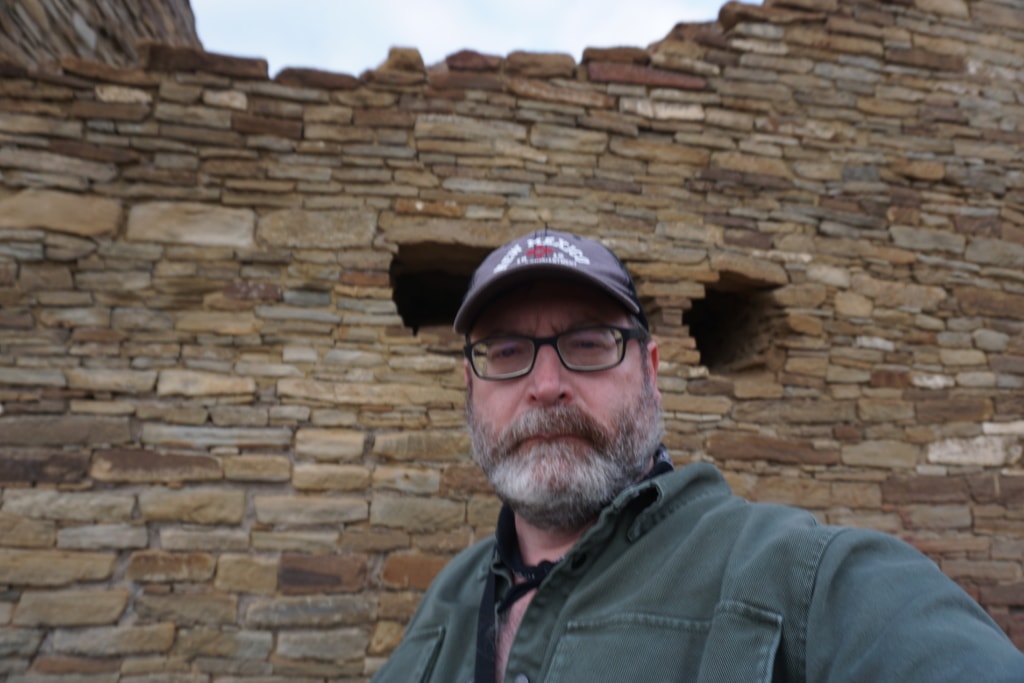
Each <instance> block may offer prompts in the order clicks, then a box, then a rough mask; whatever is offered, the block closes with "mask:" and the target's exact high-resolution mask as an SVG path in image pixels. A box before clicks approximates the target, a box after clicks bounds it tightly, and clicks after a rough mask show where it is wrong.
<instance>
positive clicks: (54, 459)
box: [0, 420, 89, 483]
mask: <svg viewBox="0 0 1024 683" xmlns="http://www.w3.org/2000/svg"><path fill="white" fill-rule="evenodd" d="M2 425H3V421H2V420H0V430H2ZM2 433H3V432H2V431H0V434H2ZM5 436H6V434H5ZM88 470H89V453H88V452H87V451H81V452H74V451H65V450H59V447H55V448H54V449H53V450H37V449H30V450H23V449H17V450H12V449H4V448H0V482H33V483H42V482H48V483H71V482H76V481H81V480H82V479H84V478H85V475H86V473H87V472H88Z"/></svg>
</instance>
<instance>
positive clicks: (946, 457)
mask: <svg viewBox="0 0 1024 683" xmlns="http://www.w3.org/2000/svg"><path fill="white" fill-rule="evenodd" d="M1020 452H1021V451H1020V446H1019V445H1016V444H1015V442H1014V439H1013V438H1012V437H1004V436H979V437H975V438H973V439H946V440H943V441H936V442H934V443H931V444H929V445H928V462H930V463H936V464H941V465H967V466H971V465H974V466H982V467H999V466H1002V465H1006V464H1008V463H1009V462H1011V459H1012V458H1013V456H1014V455H1016V456H1017V457H1020Z"/></svg>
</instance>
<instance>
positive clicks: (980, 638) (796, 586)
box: [373, 463, 1024, 683]
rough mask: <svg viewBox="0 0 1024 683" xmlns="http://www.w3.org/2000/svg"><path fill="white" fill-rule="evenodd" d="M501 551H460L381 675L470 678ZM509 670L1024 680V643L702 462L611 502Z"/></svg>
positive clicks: (945, 592) (911, 562)
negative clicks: (489, 580)
mask: <svg viewBox="0 0 1024 683" xmlns="http://www.w3.org/2000/svg"><path fill="white" fill-rule="evenodd" d="M494 558H495V552H494V539H493V538H492V539H489V540H486V541H484V542H481V543H478V544H476V545H475V546H473V547H471V548H469V549H467V550H466V551H464V552H462V553H461V554H460V555H458V556H457V557H456V558H455V559H454V560H452V562H451V563H450V564H449V565H448V566H447V567H446V568H445V569H444V570H443V571H442V573H441V574H440V575H439V576H438V577H437V579H436V580H435V581H434V583H433V584H432V585H431V587H430V589H429V590H428V592H427V594H426V595H425V596H424V598H423V601H422V603H421V604H420V607H419V609H418V610H417V612H416V614H415V615H414V617H413V619H412V621H411V622H410V624H409V626H408V628H407V630H406V635H405V638H404V640H403V641H402V643H401V644H400V645H399V647H398V648H397V649H396V650H395V652H394V653H393V654H392V656H391V658H390V659H389V660H388V662H387V663H386V664H385V665H384V667H382V668H381V670H380V671H379V672H378V673H377V675H376V676H375V677H374V678H373V681H374V683H421V682H423V683H426V682H428V681H429V682H431V683H470V681H472V678H473V663H474V655H475V649H476V626H477V613H478V609H479V605H480V598H481V594H482V592H483V587H484V582H485V578H486V575H487V572H488V571H490V570H491V569H492V566H493V567H494V569H495V571H497V572H498V576H499V580H498V586H499V589H498V590H499V591H501V590H502V588H501V587H507V585H508V583H509V581H510V579H511V577H510V576H509V572H508V570H507V568H504V567H501V566H498V565H497V564H496V563H495V559H494ZM499 594H500V592H499ZM499 680H500V679H499ZM504 681H506V682H507V683H525V682H527V681H528V682H529V683H542V682H543V683H595V682H600V681H629V682H634V681H636V682H644V683H674V682H677V681H678V682H684V681H685V682H687V683H689V682H692V681H707V682H710V681H714V682H716V683H718V682H726V681H736V682H738V683H739V682H742V683H753V682H757V681H776V682H778V681H801V682H802V681H831V682H839V681H846V682H850V683H865V682H872V683H877V682H879V681H892V682H893V683H896V682H898V683H913V682H915V681H922V682H923V681H928V682H929V683H933V682H935V681H957V682H961V681H971V683H986V682H988V683H995V682H996V681H1000V682H1002V681H1015V682H1017V683H1020V682H1022V681H1024V654H1022V653H1021V652H1020V651H1019V650H1017V649H1016V648H1015V647H1014V646H1013V644H1012V643H1011V642H1010V641H1009V639H1008V638H1007V637H1006V635H1005V634H1004V633H1003V632H1002V631H1001V630H1000V629H999V627H998V626H997V625H996V624H995V623H994V622H993V621H992V619H991V618H989V616H988V615H987V614H986V613H985V612H984V611H983V610H982V609H981V608H980V607H979V606H978V605H977V603H976V602H974V601H973V600H972V599H971V598H970V597H969V596H968V595H967V594H966V593H964V592H963V590H961V589H960V588H959V587H958V586H957V585H956V584H954V583H953V582H952V581H950V580H949V579H948V578H946V577H945V576H944V575H943V574H942V573H941V572H940V571H939V570H938V568H937V567H936V565H935V564H934V562H932V561H931V560H929V559H928V558H927V557H925V556H924V555H922V554H920V553H919V552H917V551H916V550H915V549H913V548H912V547H910V546H909V545H907V544H905V543H903V542H902V541H899V540H897V539H895V538H893V537H891V536H888V535H885V534H881V533H877V532H871V531H864V530H855V529H844V528H837V527H828V526H822V525H820V524H819V523H818V522H817V521H816V519H815V518H814V517H813V516H812V515H810V514H809V513H807V512H804V511H801V510H797V509H794V508H789V507H783V506H776V505H764V504H751V503H748V502H746V501H744V500H742V499H740V498H737V497H735V496H733V495H732V494H731V493H730V491H729V488H728V485H727V484H726V483H725V481H724V480H723V479H722V477H721V475H720V474H719V473H718V471H717V470H716V469H715V468H714V467H712V466H711V465H708V464H704V463H698V464H694V465H690V466H687V467H685V468H683V469H680V470H677V471H674V472H670V473H668V474H664V475H662V476H659V477H656V478H654V479H651V480H648V481H645V482H643V483H641V484H638V485H636V486H633V487H631V488H629V489H627V490H626V491H624V492H623V493H622V494H621V495H619V496H618V497H617V498H616V499H615V501H614V502H613V503H612V504H611V505H609V506H608V507H607V508H606V509H605V510H604V511H603V512H602V514H601V517H600V519H599V520H598V522H597V523H596V524H595V525H594V526H593V527H592V528H591V529H590V530H589V531H588V532H587V533H586V535H585V536H584V537H583V538H582V539H581V540H580V541H579V543H577V544H576V546H575V547H574V548H573V549H572V550H571V551H570V552H569V554H568V555H566V557H565V558H563V559H562V560H561V561H560V562H559V563H558V564H557V565H556V567H555V568H554V569H553V570H552V571H551V573H550V574H549V575H548V576H547V577H546V578H545V579H544V582H543V583H542V584H541V585H540V587H539V588H538V589H537V592H536V594H535V595H534V597H533V600H532V602H531V603H530V605H529V607H528V608H527V610H526V613H525V615H524V617H523V621H522V623H521V625H520V627H519V630H518V632H517V634H516V638H515V642H514V644H513V646H512V652H511V654H510V656H509V662H508V668H507V670H506V674H505V678H504Z"/></svg>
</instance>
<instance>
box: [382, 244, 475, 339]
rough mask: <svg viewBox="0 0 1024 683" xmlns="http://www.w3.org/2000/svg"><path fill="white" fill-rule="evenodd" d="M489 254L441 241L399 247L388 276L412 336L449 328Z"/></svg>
mask: <svg viewBox="0 0 1024 683" xmlns="http://www.w3.org/2000/svg"><path fill="white" fill-rule="evenodd" d="M489 252H490V249H489V248H476V247H468V246H464V245H459V244H441V243H438V242H416V243H412V244H402V245H399V247H398V253H397V254H395V257H394V258H393V259H392V261H391V268H390V270H389V276H390V280H391V290H392V292H393V296H394V302H395V306H397V308H398V314H399V315H400V316H401V317H402V323H403V324H404V325H405V326H406V327H408V328H409V329H411V330H412V332H413V334H418V333H419V331H420V330H421V329H422V328H425V327H435V326H440V327H447V328H449V329H450V328H451V326H452V324H453V323H454V322H455V314H456V313H457V312H458V310H459V304H460V303H462V297H463V296H464V295H465V294H466V289H468V287H469V279H470V277H472V275H473V271H474V270H476V267H477V266H478V265H480V263H481V262H482V261H483V260H484V257H485V256H487V254H488V253H489Z"/></svg>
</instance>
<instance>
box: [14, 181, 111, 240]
mask: <svg viewBox="0 0 1024 683" xmlns="http://www.w3.org/2000/svg"><path fill="white" fill-rule="evenodd" d="M120 222H121V202H119V201H117V200H115V199H108V198H106V197H93V196H85V195H78V194H72V193H70V192H61V191H57V190H37V189H27V190H22V191H20V192H17V193H15V194H13V195H10V196H8V197H4V198H2V199H0V228H9V229H38V228H42V229H44V230H53V231H55V232H62V233H69V234H72V235H80V236H83V237H93V236H98V235H109V234H113V233H114V232H116V231H117V228H118V226H119V224H120Z"/></svg>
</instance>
